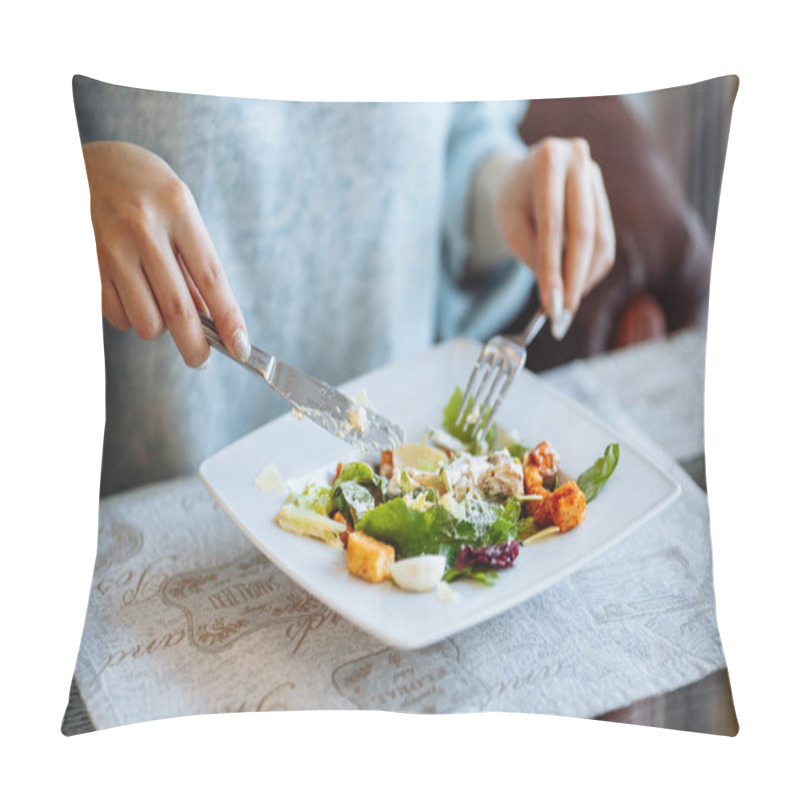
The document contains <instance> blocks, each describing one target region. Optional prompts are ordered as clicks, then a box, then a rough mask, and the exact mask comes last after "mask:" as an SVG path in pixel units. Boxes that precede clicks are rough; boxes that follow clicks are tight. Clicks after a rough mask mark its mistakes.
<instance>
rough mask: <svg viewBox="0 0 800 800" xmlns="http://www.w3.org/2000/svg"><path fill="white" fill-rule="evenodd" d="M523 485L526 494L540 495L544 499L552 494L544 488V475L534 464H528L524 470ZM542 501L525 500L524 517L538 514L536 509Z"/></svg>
mask: <svg viewBox="0 0 800 800" xmlns="http://www.w3.org/2000/svg"><path fill="white" fill-rule="evenodd" d="M522 483H523V486H524V487H525V494H538V495H540V496H541V497H542V499H544V498H545V497H546V496H547V495H549V494H550V492H548V491H547V489H545V488H544V485H543V482H542V474H541V472H539V469H538V467H535V466H533V465H532V464H527V465H526V466H525V467H523V469H522ZM541 502H542V500H523V502H522V511H521V513H522V516H523V517H532V516H533V515H534V514H535V513H536V509H537V508H538V507H539V504H540V503H541Z"/></svg>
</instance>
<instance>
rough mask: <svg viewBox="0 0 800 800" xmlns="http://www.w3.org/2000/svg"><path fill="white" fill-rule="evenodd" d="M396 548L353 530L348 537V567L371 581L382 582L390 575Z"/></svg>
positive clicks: (355, 573)
mask: <svg viewBox="0 0 800 800" xmlns="http://www.w3.org/2000/svg"><path fill="white" fill-rule="evenodd" d="M393 563H394V548H393V547H392V546H391V545H388V544H384V543H383V542H379V541H378V540H377V539H373V538H372V537H371V536H367V535H366V534H365V533H359V532H358V531H353V532H352V533H350V534H349V535H348V537H347V569H348V570H349V571H350V572H352V573H353V575H356V576H357V577H359V578H363V579H364V580H365V581H369V582H370V583H380V582H381V581H383V580H386V578H388V577H389V576H390V574H391V573H390V567H391V565H392V564H393Z"/></svg>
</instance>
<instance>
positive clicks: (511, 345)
mask: <svg viewBox="0 0 800 800" xmlns="http://www.w3.org/2000/svg"><path fill="white" fill-rule="evenodd" d="M546 320H547V315H546V314H545V312H544V309H543V308H540V309H539V310H538V311H537V312H536V313H535V314H534V315H533V317H531V320H530V322H529V323H528V324H527V326H526V327H525V329H524V330H522V331H521V332H520V333H516V334H511V335H507V336H505V335H504V336H493V337H492V338H491V339H490V340H489V341H488V342H487V343H486V345H485V346H484V348H483V350H482V351H481V354H480V355H479V356H478V360H477V361H476V362H475V366H474V367H473V368H472V374H471V375H470V376H469V383H468V384H467V388H466V389H465V390H464V399H463V400H462V401H461V407H460V408H459V410H458V415H457V416H456V427H457V428H459V427H461V425H462V424H464V423H467V424H469V425H474V426H475V428H474V429H473V431H472V435H473V436H474V437H475V439H476V441H478V442H481V441H482V440H483V438H484V437H485V436H486V432H487V431H488V430H489V426H490V425H491V424H492V421H493V420H494V418H495V416H496V414H497V409H498V408H500V405H501V403H502V402H503V400H504V399H505V396H506V393H507V392H508V388H509V386H511V383H512V382H513V380H514V378H516V377H517V375H518V374H519V372H520V371H521V370H522V368H523V367H524V366H525V358H526V356H527V348H528V345H529V344H530V343H531V342H532V341H533V339H534V337H535V336H536V334H537V333H539V331H540V330H541V329H542V327H543V326H544V323H545V321H546ZM476 386H477V387H478V388H477V390H475V387H476ZM487 386H488V387H489V389H488V392H486V393H485V394H484V388H485V387H487ZM473 392H474V394H473ZM482 397H483V398H485V399H483V400H482V399H481V398H482Z"/></svg>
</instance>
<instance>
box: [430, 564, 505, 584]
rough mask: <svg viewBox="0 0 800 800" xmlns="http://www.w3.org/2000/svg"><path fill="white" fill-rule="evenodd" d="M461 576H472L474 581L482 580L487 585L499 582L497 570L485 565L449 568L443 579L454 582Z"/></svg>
mask: <svg viewBox="0 0 800 800" xmlns="http://www.w3.org/2000/svg"><path fill="white" fill-rule="evenodd" d="M460 578H472V580H474V581H480V582H481V583H485V584H486V585H487V586H492V585H494V584H495V583H497V570H496V569H486V568H483V567H466V568H464V569H448V570H446V571H445V573H444V575H443V576H442V580H443V581H445V582H447V583H452V582H453V581H456V580H459V579H460Z"/></svg>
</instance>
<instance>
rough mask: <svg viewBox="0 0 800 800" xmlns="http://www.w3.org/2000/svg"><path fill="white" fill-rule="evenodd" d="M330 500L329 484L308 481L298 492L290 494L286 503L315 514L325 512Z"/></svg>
mask: <svg viewBox="0 0 800 800" xmlns="http://www.w3.org/2000/svg"><path fill="white" fill-rule="evenodd" d="M330 500H331V488H330V486H324V485H322V484H319V483H309V484H308V486H306V488H305V489H303V491H302V492H301V493H300V494H290V495H289V497H287V498H286V503H287V504H291V505H294V506H297V507H298V508H299V509H302V510H303V511H313V512H314V513H315V514H327V513H328V507H329V503H330Z"/></svg>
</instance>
